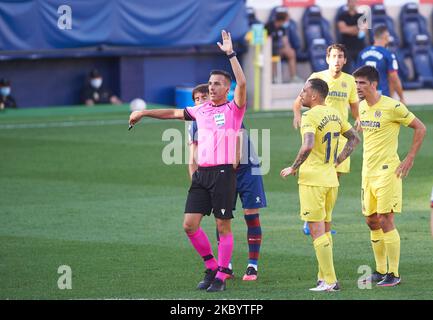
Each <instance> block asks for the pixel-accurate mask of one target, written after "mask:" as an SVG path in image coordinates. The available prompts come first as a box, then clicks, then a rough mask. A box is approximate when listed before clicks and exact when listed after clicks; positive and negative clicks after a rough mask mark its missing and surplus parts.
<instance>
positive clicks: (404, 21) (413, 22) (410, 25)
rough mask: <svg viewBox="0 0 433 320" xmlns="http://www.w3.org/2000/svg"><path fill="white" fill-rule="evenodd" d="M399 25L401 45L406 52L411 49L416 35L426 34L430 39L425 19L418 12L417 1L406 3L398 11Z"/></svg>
mask: <svg viewBox="0 0 433 320" xmlns="http://www.w3.org/2000/svg"><path fill="white" fill-rule="evenodd" d="M400 26H401V34H402V42H403V47H404V48H405V49H406V52H409V51H410V50H411V46H412V44H413V42H414V39H415V38H416V36H417V35H426V36H427V37H428V39H430V35H429V32H428V30H427V23H426V19H425V18H424V17H423V16H422V15H421V14H420V13H419V11H418V4H417V3H407V4H405V5H404V6H403V7H402V9H401V11H400Z"/></svg>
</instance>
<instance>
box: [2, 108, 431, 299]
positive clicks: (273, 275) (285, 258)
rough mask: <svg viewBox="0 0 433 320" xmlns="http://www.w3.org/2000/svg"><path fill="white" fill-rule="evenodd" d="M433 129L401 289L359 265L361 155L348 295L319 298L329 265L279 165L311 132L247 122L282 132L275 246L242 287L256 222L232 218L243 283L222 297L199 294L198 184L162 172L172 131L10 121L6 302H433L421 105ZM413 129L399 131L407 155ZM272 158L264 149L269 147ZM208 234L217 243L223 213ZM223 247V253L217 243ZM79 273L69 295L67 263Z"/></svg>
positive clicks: (71, 116)
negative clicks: (192, 193) (186, 218)
mask: <svg viewBox="0 0 433 320" xmlns="http://www.w3.org/2000/svg"><path fill="white" fill-rule="evenodd" d="M414 112H415V113H416V115H417V116H418V117H419V118H420V119H421V120H422V121H423V122H424V123H425V124H426V126H427V128H428V133H427V137H426V139H425V141H424V145H423V147H422V149H421V151H420V153H419V155H418V157H417V158H416V160H415V165H414V167H413V169H412V171H411V172H410V175H409V177H408V178H407V179H406V180H405V181H404V185H403V189H404V191H403V206H404V209H403V211H404V213H403V214H401V215H398V216H397V217H396V224H397V227H398V230H399V232H400V235H401V240H402V242H401V261H400V272H401V276H402V284H401V285H400V286H398V287H396V288H375V287H373V288H372V289H371V290H368V289H366V290H360V289H359V288H358V286H357V279H358V277H360V276H361V274H359V273H358V267H359V266H362V265H369V266H371V267H373V266H374V259H373V254H372V251H371V247H370V240H369V231H368V228H367V226H366V225H365V223H364V219H363V217H362V215H361V213H360V200H359V196H360V183H361V177H360V173H361V172H360V170H361V153H362V151H361V149H362V148H361V147H359V148H358V149H357V150H356V152H355V154H354V156H353V157H352V172H351V173H350V174H349V175H347V176H344V177H343V179H342V183H341V187H340V191H339V197H338V201H337V205H336V208H335V210H334V215H333V216H334V229H336V230H337V234H336V235H335V236H334V259H335V268H336V272H337V276H338V278H339V281H340V283H341V285H342V291H341V292H339V293H332V294H321V293H311V292H309V291H308V288H310V287H312V286H313V285H314V282H315V277H316V260H315V256H314V250H313V246H312V243H311V239H310V238H309V237H306V236H305V235H303V233H302V231H301V228H302V222H301V221H300V220H299V217H298V213H297V212H298V206H299V203H298V193H297V183H296V179H294V178H293V177H291V178H289V179H287V180H283V179H281V178H280V177H279V172H280V170H281V169H282V168H283V167H284V166H287V165H288V164H290V163H291V161H293V159H294V157H295V155H296V153H297V151H298V148H299V146H300V136H299V132H297V131H295V130H293V129H292V127H291V121H292V116H291V114H290V113H288V112H275V113H258V114H247V115H246V118H245V124H246V125H247V127H249V128H258V129H265V128H269V129H271V167H270V173H269V174H268V175H266V176H264V182H265V188H266V192H267V198H268V208H266V209H263V210H262V211H261V221H262V229H263V244H262V248H261V255H260V261H259V279H258V281H257V282H254V283H251V282H243V281H242V280H241V279H242V274H243V272H244V271H245V268H246V263H247V248H248V247H247V242H246V226H245V222H244V219H243V216H242V213H241V211H240V210H239V207H240V205H239V202H238V211H237V213H236V217H235V219H234V220H233V230H234V238H235V247H234V256H233V264H234V270H235V275H236V278H235V279H234V280H230V281H229V282H228V285H227V290H226V291H225V292H223V293H218V294H209V293H206V292H199V291H197V290H195V286H196V284H197V282H198V281H199V280H200V279H201V278H202V275H203V273H202V272H203V271H204V268H203V264H202V262H201V259H200V257H199V256H198V255H197V253H196V252H195V251H194V250H193V248H192V247H191V245H190V244H189V241H188V239H187V237H186V236H185V234H184V232H183V229H182V220H183V209H184V204H185V198H186V193H187V190H188V187H189V178H188V175H187V166H186V165H171V166H167V165H165V164H163V162H162V160H161V153H162V150H163V148H164V146H165V145H167V143H168V142H164V141H162V139H161V136H162V133H163V132H164V130H165V129H167V128H178V129H180V130H181V131H182V132H183V130H184V124H183V123H182V122H175V121H166V122H163V121H157V120H148V121H145V122H144V123H140V124H139V125H137V126H136V127H135V128H134V129H133V130H132V131H128V130H127V127H128V126H127V118H128V114H129V111H128V108H127V107H126V106H123V107H108V106H106V107H99V108H98V107H95V108H87V109H86V108H84V107H76V108H56V109H53V108H47V109H41V110H7V111H6V112H2V113H0V150H1V151H0V185H1V190H0V219H1V223H0V299H77V298H78V299H88V298H90V299H93V298H98V299H100V298H101V299H102V298H127V299H128V298H144V299H215V298H224V299H308V300H310V299H432V298H433V290H432V288H433V282H432V281H431V269H432V252H433V239H432V238H431V236H430V230H429V219H430V209H429V200H430V199H429V197H430V193H431V189H432V186H433V139H432V138H431V135H432V132H433V109H432V108H431V107H427V106H426V107H425V108H416V109H414ZM412 132H413V131H412V130H411V129H407V128H402V129H401V131H400V146H399V153H400V156H401V157H403V156H404V155H405V154H406V152H407V151H408V149H409V147H410V144H411V141H412V134H413V133H412ZM259 154H261V151H260V150H259ZM203 227H204V229H205V231H206V232H207V233H208V235H209V238H210V239H211V241H212V242H213V243H214V244H215V242H216V241H215V236H214V235H215V231H214V230H215V223H214V221H213V218H210V217H207V218H205V219H204V220H203ZM214 251H216V248H215V246H214ZM61 265H68V266H70V267H71V270H72V289H70V290H60V289H59V288H58V285H57V282H58V279H59V277H60V276H61V274H58V273H57V271H58V267H59V266H61Z"/></svg>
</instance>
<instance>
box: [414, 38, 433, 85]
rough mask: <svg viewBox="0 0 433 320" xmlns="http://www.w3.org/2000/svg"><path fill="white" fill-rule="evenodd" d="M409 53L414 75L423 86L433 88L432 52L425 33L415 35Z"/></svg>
mask: <svg viewBox="0 0 433 320" xmlns="http://www.w3.org/2000/svg"><path fill="white" fill-rule="evenodd" d="M411 55H412V59H413V67H414V72H415V74H416V77H417V79H418V80H419V81H421V83H422V84H423V87H428V88H433V54H432V52H431V50H430V39H429V37H428V36H427V35H417V36H416V37H415V40H414V41H413V43H412V50H411Z"/></svg>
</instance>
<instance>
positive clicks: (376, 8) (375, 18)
mask: <svg viewBox="0 0 433 320" xmlns="http://www.w3.org/2000/svg"><path fill="white" fill-rule="evenodd" d="M371 22H372V26H371V29H370V43H371V44H373V42H374V37H373V30H374V29H375V28H376V27H377V26H379V25H386V27H387V28H388V31H389V34H390V35H391V36H392V38H393V43H394V45H395V46H397V47H400V37H399V36H398V34H397V31H396V30H395V27H394V21H393V20H392V18H391V17H390V16H389V15H387V13H386V9H385V6H384V5H383V4H374V5H372V6H371Z"/></svg>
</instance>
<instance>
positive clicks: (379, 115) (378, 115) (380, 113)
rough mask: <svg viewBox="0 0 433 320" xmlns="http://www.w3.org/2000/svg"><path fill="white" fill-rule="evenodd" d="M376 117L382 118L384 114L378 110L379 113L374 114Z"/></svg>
mask: <svg viewBox="0 0 433 320" xmlns="http://www.w3.org/2000/svg"><path fill="white" fill-rule="evenodd" d="M374 116H375V117H376V118H380V117H381V116H382V112H380V110H377V111H376V112H375V113H374Z"/></svg>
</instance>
